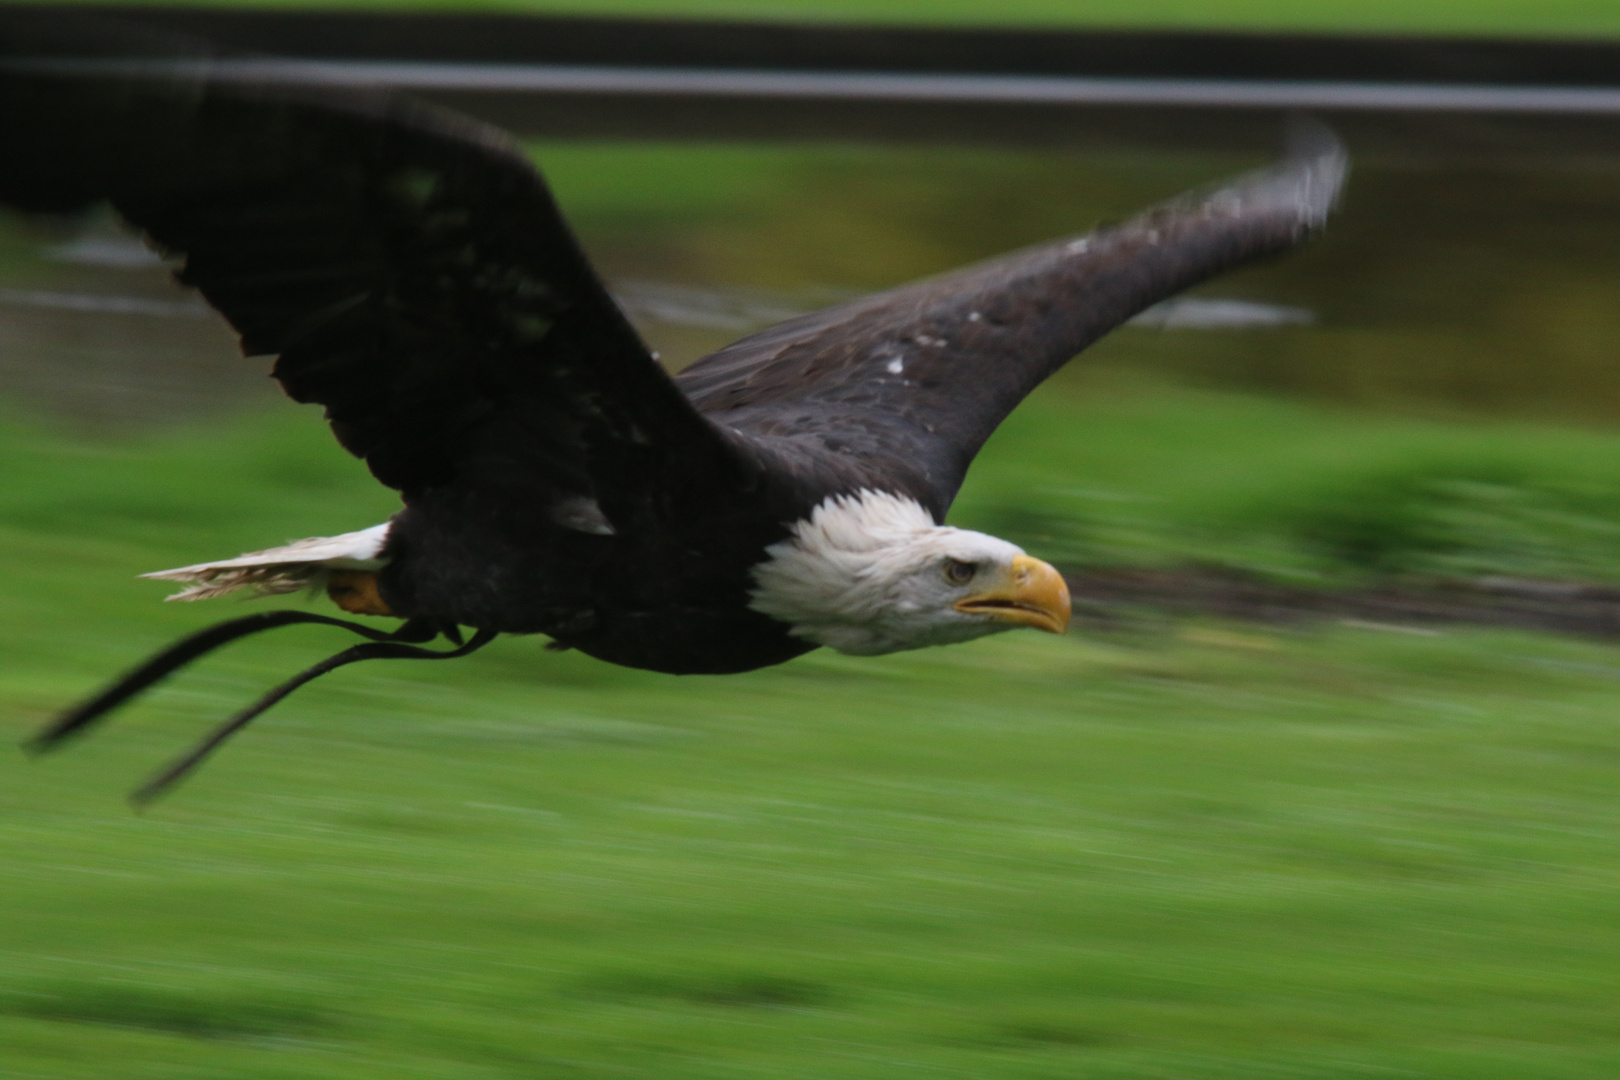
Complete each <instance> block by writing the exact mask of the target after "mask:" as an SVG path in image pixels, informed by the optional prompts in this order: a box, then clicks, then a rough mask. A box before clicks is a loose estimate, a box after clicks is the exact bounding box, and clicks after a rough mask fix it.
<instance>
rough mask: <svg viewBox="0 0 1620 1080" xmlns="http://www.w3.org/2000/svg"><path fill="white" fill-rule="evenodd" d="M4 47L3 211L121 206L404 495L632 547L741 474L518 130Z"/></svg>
mask: <svg viewBox="0 0 1620 1080" xmlns="http://www.w3.org/2000/svg"><path fill="white" fill-rule="evenodd" d="M0 47H3V48H0V61H3V62H0V153H3V155H4V157H3V159H0V198H3V199H5V200H6V201H9V202H12V203H14V204H18V205H21V206H22V207H24V208H26V209H52V210H63V209H69V208H74V207H77V206H79V205H82V204H85V203H89V202H93V201H96V200H100V199H106V200H108V201H110V202H111V203H112V205H113V206H114V207H115V208H116V209H117V210H118V211H119V212H120V213H121V214H123V215H124V216H125V217H126V218H127V219H128V220H129V221H131V222H132V223H134V224H136V225H137V226H139V227H140V228H142V229H143V230H145V231H146V232H147V233H148V235H149V236H150V237H151V238H152V239H153V240H154V241H155V242H156V243H157V244H158V245H160V246H161V247H162V248H163V249H165V250H167V251H169V252H172V253H174V254H176V255H178V256H182V257H183V258H184V265H183V268H182V270H181V271H180V273H179V277H180V279H181V280H182V281H183V282H185V283H187V284H189V285H192V286H195V287H196V288H197V289H198V290H199V291H201V293H202V294H203V296H204V297H206V298H207V300H208V301H209V303H211V304H212V305H213V306H214V307H216V308H217V309H218V310H219V311H220V312H221V313H223V314H224V316H225V317H226V318H227V319H228V320H229V321H230V322H231V324H232V325H233V326H234V327H235V328H236V329H237V330H238V331H239V332H240V333H241V337H242V347H243V350H244V351H245V352H246V353H248V354H250V355H260V354H273V355H276V356H277V360H276V363H275V369H274V373H275V375H276V377H277V378H278V379H280V380H281V382H282V384H283V385H284V386H285V387H286V390H287V392H288V394H290V395H291V396H292V397H293V398H295V399H297V400H299V401H306V402H318V403H320V404H322V405H324V406H326V411H327V415H328V417H329V419H330V421H331V424H332V428H333V430H334V431H335V432H336V434H337V437H338V439H339V440H340V441H341V442H342V444H343V445H344V446H345V447H347V448H348V449H349V450H350V451H351V452H353V453H355V454H356V455H358V456H360V457H363V458H365V459H366V461H367V462H368V464H369V465H370V466H371V469H372V471H373V472H374V473H375V474H376V475H377V477H378V479H380V480H382V481H383V482H384V483H385V484H388V485H390V486H392V487H396V488H401V489H403V490H404V491H405V493H406V495H407V498H409V497H410V495H411V493H412V492H418V491H422V490H426V489H430V488H434V487H437V486H442V485H447V484H451V483H471V484H474V485H476V484H481V483H490V484H497V485H500V484H508V483H510V484H518V485H526V486H528V487H530V488H533V487H535V486H536V485H540V486H543V487H549V488H551V489H553V490H556V491H561V492H563V493H578V494H584V495H589V496H594V497H596V498H597V499H598V500H599V501H600V503H601V505H602V508H603V510H604V511H605V512H606V514H607V516H608V518H609V519H610V520H611V521H612V522H613V523H614V524H615V525H617V526H619V527H620V528H621V530H622V529H623V528H625V527H627V526H632V527H633V526H634V525H636V524H637V523H638V522H644V523H648V524H651V523H654V522H656V521H657V520H660V519H666V518H667V517H668V516H669V515H670V514H672V513H676V512H678V507H679V504H680V503H681V501H682V499H683V498H685V497H687V496H688V495H695V496H703V497H709V496H711V495H712V494H713V493H715V491H716V490H717V489H718V488H722V487H724V485H725V484H726V483H727V482H729V480H728V478H730V477H732V476H733V475H734V473H735V470H736V469H737V468H738V467H739V466H738V462H737V459H736V458H735V457H734V455H733V454H732V453H731V452H730V451H729V450H728V449H727V447H726V444H725V443H724V441H723V439H722V438H721V437H720V436H719V435H718V434H717V433H716V432H715V430H714V429H713V428H712V427H711V426H710V425H709V424H708V423H706V422H705V421H704V420H703V419H702V418H701V417H700V416H699V415H698V414H697V413H696V412H695V411H694V410H693V409H692V408H691V406H690V405H689V404H688V403H687V401H686V400H685V398H684V397H683V396H682V395H681V394H680V392H679V391H678V390H676V389H675V387H674V385H673V383H672V382H671V381H670V379H669V378H668V377H667V376H666V375H665V373H664V372H663V371H662V370H661V369H660V368H659V367H658V366H657V364H656V363H655V362H654V361H653V359H652V357H651V356H650V355H649V354H648V352H647V349H646V347H645V346H644V345H643V344H642V342H641V340H640V339H639V338H638V336H637V335H636V333H635V331H634V330H633V329H632V328H631V327H630V325H629V324H628V322H627V321H626V320H625V318H624V317H623V315H622V314H621V312H620V311H619V309H618V307H617V306H616V305H615V304H614V303H613V301H612V300H611V298H610V297H609V296H608V294H607V292H606V291H605V289H604V288H603V286H602V284H601V282H600V281H599V280H598V279H597V277H596V275H595V274H594V273H593V272H592V270H591V268H590V266H589V264H588V263H587V261H586V259H585V257H584V255H583V254H582V253H581V251H580V249H579V246H578V244H577V243H576V242H575V240H574V238H573V236H572V235H571V234H570V233H569V230H568V228H567V226H566V225H565V224H564V222H563V220H562V218H561V216H560V215H559V213H558V211H557V208H556V206H555V205H554V204H553V202H552V199H551V196H550V194H549V193H548V192H547V190H546V187H545V184H544V182H543V181H542V180H541V178H540V176H539V175H538V173H537V172H536V171H535V169H534V168H533V166H532V165H531V164H530V162H529V161H528V160H527V158H525V157H524V155H523V154H522V152H521V151H520V150H519V149H518V148H517V147H516V146H515V145H514V144H513V143H512V142H511V140H510V139H508V138H507V137H506V136H505V135H504V134H503V133H501V132H499V131H497V130H495V129H493V128H490V127H487V126H485V125H483V124H480V123H478V122H476V121H473V120H470V119H468V118H465V117H462V116H459V115H456V114H454V113H450V112H447V111H444V110H440V109H436V108H433V107H431V106H427V105H424V104H421V103H418V102H415V101H412V100H409V99H406V98H403V97H400V96H397V95H391V94H386V93H381V92H378V93H356V92H352V91H340V90H337V89H334V88H319V87H308V86H305V87H296V86H277V85H270V84H267V83H265V82H263V81H258V82H255V81H253V77H252V76H251V73H250V74H249V75H243V74H242V69H241V65H240V64H238V66H237V67H236V68H235V69H234V70H233V67H232V62H214V61H212V60H211V59H210V58H209V56H208V53H207V50H206V48H204V47H202V46H200V45H198V44H196V43H193V42H190V41H187V40H184V39H180V40H177V39H174V38H171V37H168V36H167V35H152V34H147V33H143V32H140V31H130V32H126V31H124V30H121V29H119V28H114V27H110V26H109V25H108V24H106V23H102V22H99V21H93V22H75V21H73V20H71V19H65V18H62V17H57V16H52V15H49V14H47V15H45V16H43V17H42V16H40V15H38V14H31V13H18V12H9V13H0ZM536 494H539V493H538V492H537V493H536Z"/></svg>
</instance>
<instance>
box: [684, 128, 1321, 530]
mask: <svg viewBox="0 0 1620 1080" xmlns="http://www.w3.org/2000/svg"><path fill="white" fill-rule="evenodd" d="M1290 142H1291V146H1290V151H1289V153H1288V155H1287V156H1286V157H1285V159H1284V160H1283V161H1281V162H1279V163H1278V164H1276V165H1274V166H1272V167H1271V168H1268V169H1265V170H1262V171H1259V172H1255V173H1251V174H1248V175H1246V176H1242V177H1239V178H1237V179H1235V180H1233V181H1231V182H1229V183H1227V184H1225V185H1223V186H1220V187H1218V188H1215V189H1213V190H1210V191H1206V192H1197V193H1193V194H1190V195H1185V196H1182V197H1181V198H1178V199H1175V200H1173V201H1171V202H1168V203H1165V204H1163V205H1161V206H1158V207H1155V208H1154V209H1152V210H1149V211H1147V212H1146V213H1144V214H1142V215H1141V216H1139V217H1136V218H1133V219H1132V220H1130V221H1127V222H1125V223H1124V224H1120V225H1109V226H1105V227H1103V228H1099V229H1097V230H1096V231H1094V232H1092V233H1089V234H1087V235H1086V236H1082V237H1078V238H1075V239H1070V240H1062V241H1057V242H1055V243H1049V244H1043V245H1041V246H1039V247H1034V248H1030V249H1027V250H1025V251H1020V252H1015V253H1013V254H1011V255H1006V256H1003V257H1001V258H997V259H992V260H990V261H988V262H984V263H980V264H977V265H975V266H970V267H967V268H966V269H963V270H958V271H955V272H953V273H949V274H945V275H943V276H941V277H936V278H931V279H928V280H925V281H921V282H918V283H916V284H913V285H907V286H904V287H902V288H899V289H895V290H892V291H890V292H885V293H879V294H877V295H875V296H870V297H866V298H864V299H861V300H857V301H854V302H852V303H848V304H844V305H841V306H839V307H835V308H829V309H827V310H825V311H820V312H814V313H812V314H809V315H806V316H803V317H801V318H797V319H792V320H790V321H788V322H784V323H781V324H779V325H777V326H774V327H771V328H770V329H768V330H764V331H762V332H760V333H758V334H754V335H752V336H750V337H747V338H744V339H742V340H741V341H738V342H736V343H735V344H733V345H730V346H728V347H727V348H725V349H722V350H720V351H719V352H717V353H714V354H712V355H710V356H708V357H705V358H704V359H702V360H700V361H698V362H697V363H696V364H693V365H692V366H691V367H689V368H687V369H686V370H685V371H683V372H681V373H680V375H679V376H677V378H676V381H677V383H678V384H679V385H680V387H681V389H682V390H684V391H685V392H686V394H687V396H688V397H689V398H690V399H691V400H692V401H693V403H694V404H696V405H697V406H698V408H699V409H700V410H702V411H703V413H704V414H705V415H707V416H709V417H710V418H711V419H713V420H715V421H716V422H718V423H722V424H725V425H727V426H729V427H731V428H734V429H736V430H737V431H739V432H741V433H743V434H745V435H746V436H748V437H749V438H750V440H751V441H752V442H753V443H754V444H755V445H756V446H757V447H758V448H759V450H760V452H761V453H762V454H764V455H766V456H768V457H770V458H772V459H774V461H775V463H776V464H777V465H778V467H779V469H781V470H782V471H784V472H785V473H786V474H787V475H792V476H797V477H798V478H800V481H801V486H803V487H805V488H807V489H808V488H811V487H815V486H817V485H819V486H820V487H821V488H823V489H825V488H832V489H835V490H836V489H840V488H841V489H850V488H855V487H862V486H865V487H873V488H886V489H888V490H894V491H900V492H903V493H905V494H908V495H911V496H912V497H914V498H916V499H917V500H918V501H920V502H921V503H922V504H923V505H925V506H927V507H929V508H930V509H931V510H932V511H933V513H934V514H935V516H936V517H938V518H943V516H944V513H945V510H946V509H947V507H949V505H950V502H951V500H952V499H953V498H954V497H955V495H956V490H957V488H958V487H959V486H960V485H961V482H962V479H963V477H964V475H965V474H966V472H967V468H968V465H969V464H970V463H971V462H972V460H973V456H974V455H975V454H976V453H978V450H979V447H981V446H982V445H983V444H984V441H985V439H987V438H989V436H990V433H991V432H992V431H994V430H995V428H996V426H997V425H998V424H1000V423H1001V421H1002V420H1003V419H1005V417H1006V416H1007V414H1008V413H1009V412H1011V411H1012V409H1013V407H1014V406H1016V405H1017V404H1018V403H1019V402H1020V401H1022V400H1023V399H1024V397H1025V396H1026V395H1028V394H1029V392H1030V391H1032V390H1034V389H1035V387H1036V386H1038V385H1039V384H1040V383H1041V381H1042V380H1044V379H1045V378H1046V377H1047V376H1049V375H1051V374H1052V373H1053V372H1054V371H1056V370H1057V369H1058V368H1060V367H1062V366H1063V365H1064V364H1065V363H1066V362H1067V361H1068V360H1069V359H1070V358H1071V357H1073V356H1074V355H1075V354H1076V353H1078V352H1080V350H1082V349H1084V348H1085V347H1086V346H1087V345H1090V344H1091V343H1092V342H1094V341H1096V340H1097V339H1098V338H1099V337H1101V336H1102V335H1103V334H1105V333H1107V332H1108V331H1109V330H1112V329H1113V328H1114V327H1116V326H1118V325H1119V324H1120V323H1122V322H1124V321H1125V320H1126V319H1128V318H1130V317H1131V316H1132V315H1135V314H1136V313H1137V312H1139V311H1141V310H1143V309H1144V308H1147V307H1149V306H1151V305H1152V304H1154V303H1156V302H1158V301H1160V300H1163V299H1165V298H1166V297H1169V296H1172V295H1174V294H1176V293H1178V292H1180V291H1182V290H1183V289H1186V288H1188V287H1190V286H1192V285H1196V284H1198V283H1199V282H1201V281H1204V280H1205V279H1207V278H1210V277H1213V276H1215V275H1216V274H1219V273H1221V272H1222V271H1225V270H1229V269H1232V268H1233V267H1235V266H1239V265H1241V264H1243V263H1247V262H1251V261H1253V260H1256V259H1259V258H1263V257H1265V256H1269V255H1275V254H1277V253H1279V252H1283V251H1287V250H1288V249H1289V248H1292V247H1294V246H1295V245H1297V244H1299V243H1301V242H1302V241H1304V240H1305V239H1306V238H1307V237H1308V236H1309V235H1310V234H1311V233H1313V232H1314V231H1315V230H1317V229H1318V228H1319V227H1320V226H1321V225H1322V224H1323V222H1324V221H1325V220H1326V218H1327V215H1328V213H1329V212H1330V211H1331V209H1332V208H1333V205H1334V202H1335V200H1336V199H1337V196H1338V192H1339V189H1340V187H1341V185H1342V183H1343V180H1344V176H1345V174H1346V171H1347V168H1348V163H1347V158H1346V156H1345V153H1344V149H1343V147H1342V146H1340V144H1339V142H1338V140H1337V139H1335V138H1334V136H1333V134H1332V133H1331V132H1329V131H1328V130H1327V129H1326V128H1325V127H1322V126H1321V125H1319V124H1315V123H1313V122H1310V121H1304V120H1301V121H1297V122H1296V123H1295V124H1294V126H1293V127H1292V129H1291V131H1290Z"/></svg>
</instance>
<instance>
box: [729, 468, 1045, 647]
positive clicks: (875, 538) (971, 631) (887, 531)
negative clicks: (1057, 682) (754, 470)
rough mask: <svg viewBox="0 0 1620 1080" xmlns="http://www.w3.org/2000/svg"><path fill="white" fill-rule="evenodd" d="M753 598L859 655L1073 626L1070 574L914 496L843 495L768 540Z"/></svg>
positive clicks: (797, 631)
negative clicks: (936, 516) (936, 512)
mask: <svg viewBox="0 0 1620 1080" xmlns="http://www.w3.org/2000/svg"><path fill="white" fill-rule="evenodd" d="M766 551H767V553H768V554H769V556H770V557H769V558H768V559H766V560H765V561H764V562H762V563H760V564H759V565H758V566H756V567H755V568H754V581H755V583H756V585H757V588H755V590H754V594H753V602H752V606H753V608H754V610H755V611H759V612H763V613H764V614H766V615H769V616H770V617H771V618H773V619H776V620H778V621H780V622H784V623H787V624H788V625H789V626H790V627H792V633H793V634H794V636H796V637H801V638H804V639H805V640H807V641H813V642H815V643H816V644H817V645H827V646H830V647H832V648H834V649H837V650H838V651H839V652H843V653H852V654H854V655H857V656H875V655H877V654H879V653H890V652H899V651H901V650H902V649H920V648H923V647H924V646H927V645H949V644H953V643H955V642H959V641H969V640H971V639H973V638H976V637H983V636H984V635H985V634H994V633H997V632H998V631H1001V630H1011V629H1013V628H1014V627H1018V626H1033V627H1035V628H1036V629H1038V630H1046V631H1048V632H1050V633H1054V634H1061V633H1063V631H1064V630H1065V629H1066V628H1067V627H1068V625H1069V590H1068V586H1066V585H1065V584H1064V582H1063V577H1062V575H1061V574H1059V573H1058V572H1057V571H1056V570H1054V569H1053V568H1052V567H1050V566H1048V565H1047V564H1046V563H1044V562H1041V561H1040V560H1039V559H1034V558H1031V557H1030V556H1028V555H1025V554H1024V552H1023V549H1021V548H1019V547H1018V546H1017V545H1016V544H1009V543H1007V541H1005V540H998V539H996V538H995V537H994V536H986V535H985V534H984V533H979V532H971V531H969V530H967V529H955V528H951V527H949V526H945V525H935V524H934V521H933V519H932V518H931V517H930V516H929V515H928V511H926V510H924V509H923V508H922V506H921V505H920V504H919V503H917V502H916V501H915V500H913V499H908V498H903V497H901V496H898V495H891V494H888V493H887V492H880V491H860V492H857V493H856V494H854V495H838V496H834V497H832V498H830V499H828V500H826V501H825V502H823V503H822V504H821V505H820V506H818V507H816V508H815V510H814V511H812V512H811V514H810V516H809V518H807V519H805V520H802V521H799V522H796V523H794V525H793V535H792V536H790V537H788V538H787V539H786V540H783V541H782V542H780V543H777V544H772V545H771V546H770V547H769V548H767V549H766Z"/></svg>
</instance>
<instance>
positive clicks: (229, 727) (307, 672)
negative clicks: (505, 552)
mask: <svg viewBox="0 0 1620 1080" xmlns="http://www.w3.org/2000/svg"><path fill="white" fill-rule="evenodd" d="M334 621H335V620H334ZM407 625H409V624H407ZM496 633H497V632H496V631H494V630H480V631H478V632H477V633H476V634H474V635H473V636H472V638H471V639H470V640H469V641H468V642H467V643H466V644H465V645H462V646H460V647H458V648H455V649H451V650H449V651H447V652H434V651H433V650H432V649H419V648H417V647H416V646H414V645H404V644H400V643H397V642H392V641H373V642H371V643H370V644H367V645H354V646H351V647H350V648H347V649H344V650H343V651H342V652H340V653H338V654H337V655H335V656H329V657H327V658H326V659H325V660H322V661H321V662H320V663H318V664H315V665H314V666H312V667H308V668H305V669H304V670H303V671H300V672H299V673H298V674H297V675H294V676H293V677H292V678H290V679H288V680H287V681H286V682H284V683H282V684H281V685H280V686H278V687H276V688H275V689H274V690H271V691H270V692H269V693H267V694H265V695H264V696H263V697H261V698H260V699H259V700H258V701H255V702H254V703H253V704H252V705H250V706H248V707H247V708H246V709H243V710H242V711H241V712H239V713H237V714H236V715H235V716H233V717H231V718H230V719H229V720H227V721H225V722H224V723H223V724H221V725H220V726H219V727H217V728H215V729H214V731H213V732H212V733H211V734H209V736H208V737H207V738H206V739H204V740H202V742H200V743H198V744H197V745H196V747H194V748H193V749H192V750H191V752H190V753H188V754H186V755H185V756H184V757H182V758H180V759H179V760H178V761H176V762H175V763H174V764H172V765H170V766H169V767H168V768H167V769H164V770H163V771H162V772H160V773H158V774H157V775H156V776H154V777H153V778H152V779H150V780H148V781H147V782H146V783H145V784H143V785H141V786H140V787H139V788H137V789H136V790H135V791H134V792H133V793H132V794H131V795H130V797H129V801H130V802H132V803H134V804H135V805H136V806H137V807H143V806H145V805H146V804H147V803H150V802H151V801H152V800H153V799H155V798H157V797H158V796H159V795H162V794H163V793H164V792H165V791H167V790H168V789H169V788H170V787H172V786H174V784H175V783H176V782H177V781H179V780H181V779H182V778H184V777H185V776H186V775H187V774H188V773H190V772H191V771H192V770H193V769H195V768H196V767H197V766H198V765H200V764H202V762H203V759H205V758H206V757H208V755H209V754H211V753H213V752H214V750H215V749H216V748H218V746H219V745H220V744H221V743H223V742H224V741H225V740H226V739H228V738H230V737H231V736H232V735H235V734H236V733H237V732H238V731H241V730H242V729H243V728H245V727H247V726H248V724H249V723H251V722H252V721H253V719H254V718H255V717H257V716H259V715H260V714H261V713H263V712H264V711H265V710H266V709H268V708H270V707H271V706H272V705H274V704H275V703H276V702H278V701H280V700H281V699H282V698H284V697H286V696H287V695H288V694H290V693H292V692H293V691H294V690H296V689H298V688H299V687H300V686H303V685H304V684H305V683H307V682H310V681H312V680H314V679H318V678H320V677H321V676H322V675H325V674H326V673H327V672H329V671H333V670H335V669H337V668H340V667H343V666H344V665H345V664H353V663H358V662H359V661H361V660H449V659H452V658H454V657H457V656H466V655H467V654H468V653H470V652H475V651H477V650H478V649H481V648H483V647H484V646H485V645H488V644H489V643H490V642H491V641H494V640H495V637H496Z"/></svg>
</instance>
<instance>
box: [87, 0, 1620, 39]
mask: <svg viewBox="0 0 1620 1080" xmlns="http://www.w3.org/2000/svg"><path fill="white" fill-rule="evenodd" d="M114 2H128V3H130V4H131V5H132V6H135V5H139V4H140V3H142V2H145V0H114ZM180 2H182V3H198V4H206V5H210V6H223V5H222V3H221V0H180ZM224 2H225V3H231V4H235V3H240V2H241V0H224ZM252 2H253V3H254V4H255V5H257V6H262V7H270V6H286V7H325V8H334V7H335V8H372V9H378V8H396V9H411V8H416V9H420V10H436V11H437V10H451V9H461V10H470V11H509V12H531V13H536V14H540V13H544V14H550V15H597V16H643V17H651V18H710V19H765V20H772V21H796V22H805V21H809V22H844V23H854V24H889V25H896V24H898V25H944V26H1028V27H1067V28H1072V27H1099V28H1100V27H1112V28H1128V29H1151V28H1163V29H1205V30H1262V31H1271V30H1304V31H1324V32H1330V33H1332V32H1341V33H1407V34H1414V33H1415V34H1461V35H1514V36H1530V37H1587V36H1593V35H1598V36H1604V37H1612V36H1614V35H1616V34H1620V10H1617V9H1616V7H1615V5H1614V3H1613V2H1612V0H1424V2H1422V3H1416V4H1414V3H1400V2H1398V0H1366V2H1364V3H1350V2H1348V0H1313V2H1311V3H1303V4H1301V3H1286V2H1284V0H1225V2H1223V3H1214V2H1212V0H1002V2H1001V3H998V4H994V5H987V4H985V3H984V2H983V0H342V2H341V3H337V4H334V3H331V2H330V0H252Z"/></svg>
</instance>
